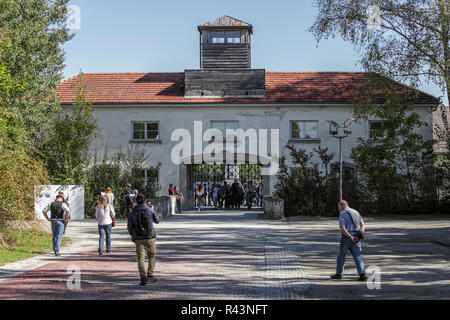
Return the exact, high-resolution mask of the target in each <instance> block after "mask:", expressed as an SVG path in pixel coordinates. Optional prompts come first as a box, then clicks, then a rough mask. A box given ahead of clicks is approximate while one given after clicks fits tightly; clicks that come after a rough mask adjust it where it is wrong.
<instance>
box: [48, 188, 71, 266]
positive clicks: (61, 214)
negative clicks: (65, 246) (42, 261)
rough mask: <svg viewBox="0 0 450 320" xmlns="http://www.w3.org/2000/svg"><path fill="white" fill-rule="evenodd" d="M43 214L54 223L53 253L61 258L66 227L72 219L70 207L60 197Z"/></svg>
mask: <svg viewBox="0 0 450 320" xmlns="http://www.w3.org/2000/svg"><path fill="white" fill-rule="evenodd" d="M48 211H50V214H51V215H50V218H49V217H48V215H47V212H48ZM42 213H43V214H44V216H45V218H46V219H47V220H48V221H50V222H51V223H52V234H53V251H54V253H55V256H57V257H59V256H60V255H61V254H60V253H59V248H60V247H61V240H62V235H63V232H64V225H65V224H66V223H67V221H68V220H69V217H70V212H69V207H68V206H67V204H65V203H64V199H63V197H61V196H60V195H58V196H57V197H56V200H55V201H53V202H52V203H51V204H50V205H49V206H48V207H47V209H46V210H44V211H43V212H42Z"/></svg>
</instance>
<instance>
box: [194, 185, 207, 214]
mask: <svg viewBox="0 0 450 320" xmlns="http://www.w3.org/2000/svg"><path fill="white" fill-rule="evenodd" d="M195 199H196V200H197V211H201V210H203V206H204V203H205V193H204V192H203V186H202V185H201V184H199V185H198V188H197V189H196V190H195Z"/></svg>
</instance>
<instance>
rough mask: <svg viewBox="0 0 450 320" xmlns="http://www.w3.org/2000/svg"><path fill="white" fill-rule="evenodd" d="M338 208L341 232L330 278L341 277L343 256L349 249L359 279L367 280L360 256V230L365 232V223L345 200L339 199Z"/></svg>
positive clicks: (343, 263) (343, 262)
mask: <svg viewBox="0 0 450 320" xmlns="http://www.w3.org/2000/svg"><path fill="white" fill-rule="evenodd" d="M338 209H339V212H340V214H339V227H340V229H341V232H342V238H341V243H340V247H339V256H338V258H337V266H336V274H334V275H332V276H331V279H342V275H343V273H344V265H345V256H346V254H347V252H348V251H349V250H350V252H351V253H352V256H353V259H354V260H355V264H356V268H357V270H358V274H359V279H358V280H359V281H365V280H367V277H366V272H365V269H364V261H363V257H362V250H361V242H360V240H361V239H360V238H359V236H360V232H362V233H363V232H365V230H366V225H365V224H364V220H363V218H362V217H361V215H360V214H359V212H358V211H356V210H355V209H352V208H350V207H349V206H348V203H347V201H345V200H341V201H339V204H338Z"/></svg>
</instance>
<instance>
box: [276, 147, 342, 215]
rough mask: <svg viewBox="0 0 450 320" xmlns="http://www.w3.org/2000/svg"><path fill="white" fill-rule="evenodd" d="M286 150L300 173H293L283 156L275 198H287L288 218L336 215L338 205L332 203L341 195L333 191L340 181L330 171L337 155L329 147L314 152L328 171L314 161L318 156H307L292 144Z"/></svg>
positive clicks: (308, 154) (285, 205)
mask: <svg viewBox="0 0 450 320" xmlns="http://www.w3.org/2000/svg"><path fill="white" fill-rule="evenodd" d="M286 147H287V148H288V149H289V150H290V155H291V158H292V162H293V164H294V167H295V168H296V171H295V172H293V173H292V174H291V172H289V171H290V170H289V169H290V167H289V166H288V165H287V163H286V158H285V157H281V158H280V165H279V167H280V169H279V171H278V174H277V183H276V185H275V189H276V191H275V193H274V197H276V198H280V199H284V213H285V216H296V215H311V216H323V215H330V214H332V213H333V212H335V206H336V203H337V202H335V203H334V204H333V203H332V201H334V197H336V198H337V197H338V195H337V192H336V193H334V194H333V192H332V191H333V186H334V185H335V184H336V179H333V177H332V174H331V173H330V172H329V163H330V162H331V160H332V159H333V154H328V153H327V152H328V148H325V149H321V148H319V149H318V150H316V149H315V150H314V152H315V153H316V154H317V155H318V156H319V158H320V160H321V165H322V168H323V169H324V171H321V170H320V168H319V164H317V163H313V162H312V161H311V159H312V158H313V156H314V153H307V152H306V151H305V150H304V149H299V150H296V149H295V148H294V147H293V146H291V145H288V146H286ZM331 199H333V200H331ZM333 208H334V211H333Z"/></svg>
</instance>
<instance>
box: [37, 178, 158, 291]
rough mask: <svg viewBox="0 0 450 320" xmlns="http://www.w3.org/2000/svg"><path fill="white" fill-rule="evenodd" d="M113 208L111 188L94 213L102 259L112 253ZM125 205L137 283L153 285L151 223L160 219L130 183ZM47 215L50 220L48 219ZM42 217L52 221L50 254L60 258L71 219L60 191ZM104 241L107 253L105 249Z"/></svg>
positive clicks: (154, 234) (154, 251)
mask: <svg viewBox="0 0 450 320" xmlns="http://www.w3.org/2000/svg"><path fill="white" fill-rule="evenodd" d="M115 206H117V199H116V198H115V197H114V194H113V192H112V189H111V188H110V187H108V188H107V189H106V191H105V192H102V193H101V195H100V199H99V201H98V204H97V207H96V210H95V218H96V219H97V223H98V233H99V246H98V254H99V255H101V256H102V255H104V254H105V253H106V254H110V253H111V235H112V229H113V227H115V225H116V220H115V218H116V212H115ZM125 206H126V214H127V218H128V223H127V229H128V233H129V234H130V236H131V240H132V241H133V242H134V244H135V246H136V255H137V260H138V269H139V274H140V278H141V283H140V284H141V285H145V284H147V283H148V282H150V283H155V282H156V281H157V280H156V278H155V277H154V276H153V271H154V269H155V260H156V230H155V227H154V226H153V224H154V223H159V216H158V214H157V213H156V211H155V210H154V208H153V205H152V204H151V203H147V199H146V198H145V196H144V195H143V194H140V193H138V191H137V190H133V189H132V187H131V184H126V185H125ZM49 212H50V217H49V216H48V213H49ZM43 214H44V217H45V218H46V219H47V220H48V221H50V222H51V226H52V234H53V252H54V254H55V256H57V257H58V256H61V254H60V252H59V251H60V247H61V240H62V236H63V234H64V233H65V228H66V227H67V223H68V221H69V218H70V211H69V201H68V197H67V198H66V197H64V193H63V192H59V193H58V195H57V196H56V199H55V201H53V202H52V203H50V204H49V205H48V207H47V208H46V209H44V210H43ZM105 242H106V251H105V250H104V249H105ZM146 257H148V259H149V263H148V267H147V268H145V259H146Z"/></svg>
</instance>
